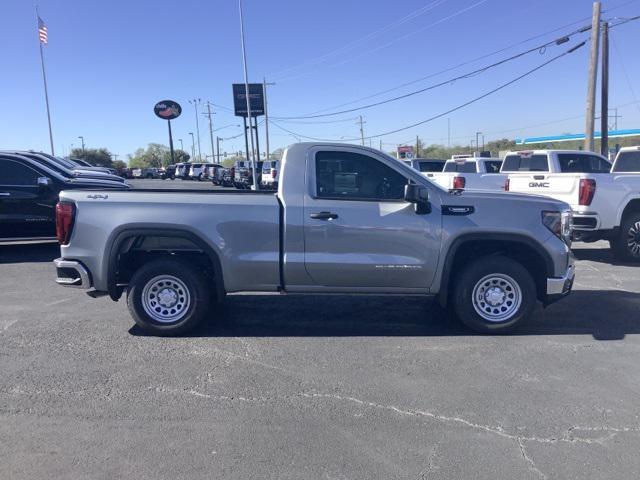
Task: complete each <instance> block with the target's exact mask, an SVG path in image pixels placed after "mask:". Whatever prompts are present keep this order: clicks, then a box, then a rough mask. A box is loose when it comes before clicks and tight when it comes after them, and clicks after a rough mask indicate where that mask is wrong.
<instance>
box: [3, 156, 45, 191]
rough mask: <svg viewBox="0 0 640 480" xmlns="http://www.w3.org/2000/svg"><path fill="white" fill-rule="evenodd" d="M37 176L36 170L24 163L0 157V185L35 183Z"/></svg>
mask: <svg viewBox="0 0 640 480" xmlns="http://www.w3.org/2000/svg"><path fill="white" fill-rule="evenodd" d="M39 176H40V175H39V174H38V172H36V171H35V170H33V169H32V168H29V167H27V166H26V165H22V164H21V163H18V162H14V161H12V160H7V159H3V158H0V185H7V186H23V185H36V184H37V180H38V177H39Z"/></svg>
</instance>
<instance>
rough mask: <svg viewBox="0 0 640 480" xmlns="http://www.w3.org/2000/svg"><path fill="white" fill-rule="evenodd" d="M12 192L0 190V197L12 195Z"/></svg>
mask: <svg viewBox="0 0 640 480" xmlns="http://www.w3.org/2000/svg"><path fill="white" fill-rule="evenodd" d="M10 196H11V194H10V193H9V192H0V197H10Z"/></svg>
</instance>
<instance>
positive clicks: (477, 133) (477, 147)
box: [474, 132, 482, 156]
mask: <svg viewBox="0 0 640 480" xmlns="http://www.w3.org/2000/svg"><path fill="white" fill-rule="evenodd" d="M480 135H482V132H476V150H480V144H479V143H478V136H480ZM474 156H475V155H474Z"/></svg>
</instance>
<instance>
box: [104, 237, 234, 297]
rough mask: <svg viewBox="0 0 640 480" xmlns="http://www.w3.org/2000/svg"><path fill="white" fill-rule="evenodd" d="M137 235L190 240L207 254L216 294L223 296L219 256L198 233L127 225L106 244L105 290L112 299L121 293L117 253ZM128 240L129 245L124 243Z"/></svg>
mask: <svg viewBox="0 0 640 480" xmlns="http://www.w3.org/2000/svg"><path fill="white" fill-rule="evenodd" d="M139 236H159V237H177V238H183V239H186V240H189V241H191V242H192V243H193V244H195V245H196V246H197V247H198V248H199V249H200V250H202V252H203V253H204V254H205V255H207V257H208V258H209V259H210V260H211V263H212V265H213V274H214V278H215V281H216V294H217V297H218V299H221V298H223V297H224V294H225V293H226V292H225V288H224V277H223V275H222V264H221V263H220V257H219V256H218V254H217V253H216V251H215V250H214V248H213V247H211V245H209V244H208V243H207V242H206V241H205V240H204V239H202V237H200V236H199V235H197V234H195V233H193V232H191V231H189V230H184V229H181V228H173V227H169V228H158V227H138V226H128V227H124V228H122V229H119V230H117V231H116V232H114V233H113V234H112V235H111V239H110V240H109V243H108V245H110V247H109V249H108V251H107V252H105V253H106V255H105V259H106V262H107V263H106V271H107V292H108V293H109V296H110V297H111V299H112V300H116V301H117V300H118V299H119V298H120V295H121V294H122V291H121V289H119V288H118V286H117V284H116V268H117V264H118V255H119V254H120V253H121V252H122V250H123V248H125V249H127V250H128V249H129V248H130V247H131V243H132V241H133V239H134V238H136V237H139ZM127 242H129V245H126V243H127Z"/></svg>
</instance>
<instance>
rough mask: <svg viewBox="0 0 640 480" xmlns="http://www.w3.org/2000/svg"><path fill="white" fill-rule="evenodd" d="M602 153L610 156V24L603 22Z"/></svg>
mask: <svg viewBox="0 0 640 480" xmlns="http://www.w3.org/2000/svg"><path fill="white" fill-rule="evenodd" d="M600 108H601V115H600V116H601V117H602V118H601V119H600V153H601V154H602V155H604V156H605V157H607V158H609V24H608V23H607V22H604V23H603V24H602V97H601V99H600Z"/></svg>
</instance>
